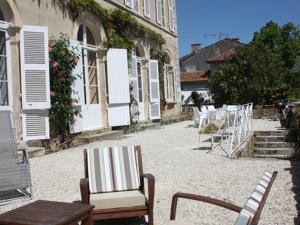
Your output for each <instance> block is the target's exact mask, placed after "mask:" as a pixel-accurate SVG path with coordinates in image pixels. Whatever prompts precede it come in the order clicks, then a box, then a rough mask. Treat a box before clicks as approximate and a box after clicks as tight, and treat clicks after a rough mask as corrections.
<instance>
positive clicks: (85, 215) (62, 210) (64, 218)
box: [0, 200, 94, 225]
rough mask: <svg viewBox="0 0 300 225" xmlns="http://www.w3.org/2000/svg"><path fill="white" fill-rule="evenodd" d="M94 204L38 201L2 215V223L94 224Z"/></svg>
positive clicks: (29, 224) (37, 224) (4, 224)
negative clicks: (92, 217)
mask: <svg viewBox="0 0 300 225" xmlns="http://www.w3.org/2000/svg"><path fill="white" fill-rule="evenodd" d="M93 208H94V206H90V205H84V204H79V203H64V202H52V201H42V200H39V201H36V202H33V203H30V204H28V205H25V206H23V207H20V208H17V209H14V210H12V211H9V212H6V213H4V214H1V215H0V224H1V225H74V224H75V223H77V222H80V221H82V224H83V225H92V220H91V216H92V211H93Z"/></svg>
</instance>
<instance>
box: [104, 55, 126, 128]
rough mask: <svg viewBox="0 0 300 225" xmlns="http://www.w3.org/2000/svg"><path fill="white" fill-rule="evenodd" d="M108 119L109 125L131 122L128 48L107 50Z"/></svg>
mask: <svg viewBox="0 0 300 225" xmlns="http://www.w3.org/2000/svg"><path fill="white" fill-rule="evenodd" d="M107 82H108V97H109V108H108V120H109V125H110V126H112V127H114V126H124V125H129V124H130V113H129V103H130V94H129V76H128V62H127V50H126V49H109V50H108V52H107Z"/></svg>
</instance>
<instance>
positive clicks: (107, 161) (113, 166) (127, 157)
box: [87, 146, 140, 193]
mask: <svg viewBox="0 0 300 225" xmlns="http://www.w3.org/2000/svg"><path fill="white" fill-rule="evenodd" d="M87 153H88V154H87V155H88V173H89V187H90V192H91V193H101V192H102V193H103V192H114V191H127V190H137V189H139V186H140V174H139V167H138V157H137V152H136V151H135V148H134V146H131V147H113V148H108V147H105V148H102V149H99V148H94V149H89V150H88V152H87Z"/></svg>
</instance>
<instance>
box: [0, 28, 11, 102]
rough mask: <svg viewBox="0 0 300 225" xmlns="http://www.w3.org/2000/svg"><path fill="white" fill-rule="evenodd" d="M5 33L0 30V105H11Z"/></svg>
mask: <svg viewBox="0 0 300 225" xmlns="http://www.w3.org/2000/svg"><path fill="white" fill-rule="evenodd" d="M5 33H6V32H4V31H0V106H8V105H9V98H8V77H7V60H6V59H7V54H6V40H5V36H6V34H5Z"/></svg>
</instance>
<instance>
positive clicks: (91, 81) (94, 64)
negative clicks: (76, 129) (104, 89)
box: [81, 47, 103, 131]
mask: <svg viewBox="0 0 300 225" xmlns="http://www.w3.org/2000/svg"><path fill="white" fill-rule="evenodd" d="M97 54H98V53H97V49H95V48H92V47H83V48H82V59H83V82H84V90H83V91H84V104H83V105H82V106H81V116H82V130H83V131H85V130H93V129H98V128H101V127H103V125H102V117H101V104H100V94H99V91H100V89H99V69H98V68H99V63H98V57H97Z"/></svg>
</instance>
